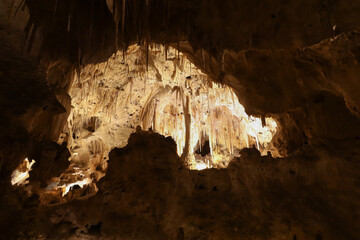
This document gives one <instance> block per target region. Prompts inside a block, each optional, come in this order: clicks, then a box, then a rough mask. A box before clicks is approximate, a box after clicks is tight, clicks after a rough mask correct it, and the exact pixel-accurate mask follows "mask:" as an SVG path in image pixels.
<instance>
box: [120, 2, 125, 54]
mask: <svg viewBox="0 0 360 240" xmlns="http://www.w3.org/2000/svg"><path fill="white" fill-rule="evenodd" d="M122 3H123V4H122V21H121V43H122V45H123V48H124V49H125V42H124V28H125V9H126V0H122Z"/></svg>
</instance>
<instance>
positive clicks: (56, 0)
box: [53, 0, 58, 19]
mask: <svg viewBox="0 0 360 240" xmlns="http://www.w3.org/2000/svg"><path fill="white" fill-rule="evenodd" d="M57 5H58V0H55V4H54V10H53V19H55V15H56V10H57Z"/></svg>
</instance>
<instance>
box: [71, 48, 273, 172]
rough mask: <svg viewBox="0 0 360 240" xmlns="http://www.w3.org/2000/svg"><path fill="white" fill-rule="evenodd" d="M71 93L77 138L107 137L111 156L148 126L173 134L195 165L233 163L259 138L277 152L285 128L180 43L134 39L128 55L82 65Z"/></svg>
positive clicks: (264, 147) (81, 142)
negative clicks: (249, 110)
mask: <svg viewBox="0 0 360 240" xmlns="http://www.w3.org/2000/svg"><path fill="white" fill-rule="evenodd" d="M147 65H148V66H147ZM70 96H71V98H72V105H73V109H72V111H71V114H70V116H69V119H68V126H67V132H68V134H69V135H70V141H69V145H74V146H75V145H76V146H78V147H81V145H86V144H88V145H89V144H91V142H93V141H95V140H96V141H98V140H101V142H102V144H104V146H105V147H104V148H103V149H106V150H104V151H105V152H104V153H102V155H103V156H107V153H108V152H106V151H108V150H110V149H112V148H113V147H123V146H125V145H126V142H127V138H128V137H129V135H130V134H131V132H134V131H135V127H136V126H137V125H140V126H142V127H143V129H145V130H148V129H152V130H153V131H155V132H158V133H160V134H163V135H165V136H171V137H172V138H173V139H174V140H175V142H176V143H177V152H178V154H179V156H186V158H187V160H188V162H189V165H190V168H195V169H199V168H202V167H206V168H208V167H226V166H227V164H228V163H229V161H230V160H231V159H232V158H233V157H234V156H238V152H239V150H240V149H243V148H246V147H251V146H253V145H254V146H255V147H256V148H257V149H259V151H260V152H261V154H263V155H264V154H267V152H268V151H271V150H272V149H271V143H270V142H271V140H272V137H273V135H274V134H275V132H276V128H277V125H276V122H275V121H274V120H273V119H272V118H265V121H261V119H260V118H255V117H252V116H248V115H247V114H246V113H245V110H244V107H243V106H242V105H241V104H240V103H239V101H238V98H237V96H236V95H235V93H234V92H233V91H232V89H231V88H229V87H227V86H224V85H221V84H216V83H213V82H212V81H210V80H208V78H207V76H206V75H205V74H204V73H202V72H201V71H200V70H199V69H197V68H196V67H195V66H194V65H192V64H191V62H190V61H189V60H188V59H187V58H186V57H185V56H184V55H183V54H181V53H179V51H178V50H176V49H174V48H172V47H165V46H162V45H149V46H138V45H132V46H129V47H128V49H127V51H126V52H125V54H121V53H119V52H118V53H117V54H114V55H113V56H112V57H111V58H109V60H108V61H107V62H104V63H99V64H93V65H88V66H86V67H84V68H83V69H80V70H79V72H78V73H77V74H75V77H74V81H73V84H72V87H71V89H70ZM95 117H96V118H95ZM91 119H96V122H95V125H96V131H95V132H94V133H91V132H90V133H89V132H88V130H87V127H84V126H87V125H89V121H93V120H91ZM84 129H85V130H84ZM97 129H99V130H97ZM77 132H79V133H81V132H83V133H82V134H79V136H77V134H74V133H77ZM75 135H76V136H75ZM71 136H72V138H71ZM74 137H75V139H73V138H74ZM78 138H79V139H78ZM205 142H207V143H208V146H209V147H208V148H209V151H208V152H206V153H204V151H202V148H203V145H204V143H205ZM80 149H84V148H83V147H81V148H80ZM70 151H71V149H70ZM200 152H201V154H199V153H200ZM78 156H81V154H79V155H78Z"/></svg>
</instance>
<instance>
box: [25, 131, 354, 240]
mask: <svg viewBox="0 0 360 240" xmlns="http://www.w3.org/2000/svg"><path fill="white" fill-rule="evenodd" d="M357 147H359V143H358V144H357ZM241 154H242V156H241V157H240V158H236V159H234V160H233V161H232V162H231V163H230V165H229V167H228V168H227V169H220V170H217V169H206V170H202V171H193V170H189V169H186V168H185V167H183V166H182V164H181V162H180V160H179V157H178V156H177V154H176V144H175V143H174V141H173V140H172V139H171V138H165V137H163V136H161V135H159V134H157V133H152V132H143V131H139V130H138V131H137V133H134V134H132V135H131V137H130V138H129V143H128V145H127V146H126V147H124V148H122V149H114V150H113V151H112V152H111V153H110V160H109V169H108V172H107V174H106V176H105V177H104V178H102V179H101V180H100V181H99V183H98V187H99V192H98V193H97V195H96V196H95V197H93V198H91V199H88V200H83V201H73V202H71V203H67V204H65V205H60V206H58V207H53V208H50V209H49V208H47V209H44V210H36V211H35V213H36V214H35V216H36V217H35V219H36V220H34V222H31V223H30V225H28V226H26V227H24V228H23V229H22V231H21V234H24V235H21V234H20V236H30V237H31V239H38V238H40V237H39V236H40V235H41V236H43V237H44V238H46V239H58V238H61V239H84V238H85V239H87V238H90V239H113V238H115V239H357V238H358V237H359V230H360V229H359V227H358V226H360V225H359V224H360V222H359V218H358V214H359V212H358V209H359V208H358V206H359V205H358V204H359V198H360V191H359V190H358V189H357V188H356V186H357V184H358V183H357V180H356V178H353V177H352V176H354V174H355V173H356V172H357V169H358V167H359V161H355V160H353V159H348V160H344V159H343V155H341V154H339V152H337V151H334V152H333V153H331V154H330V153H329V152H328V151H327V150H326V149H323V148H318V149H317V150H315V151H307V152H303V153H301V154H297V155H294V156H292V157H291V158H286V159H279V158H275V159H274V158H271V157H269V156H266V157H261V156H260V154H259V152H258V151H257V150H256V149H245V150H243V151H242V152H241ZM356 154H357V155H356V158H357V159H358V158H359V152H358V153H356ZM355 189H357V190H355ZM346 196H352V197H346ZM40 216H41V217H40ZM34 229H37V231H38V232H34ZM39 230H41V231H39ZM29 233H30V234H29ZM31 233H32V234H31Z"/></svg>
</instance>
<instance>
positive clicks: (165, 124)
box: [143, 80, 277, 169]
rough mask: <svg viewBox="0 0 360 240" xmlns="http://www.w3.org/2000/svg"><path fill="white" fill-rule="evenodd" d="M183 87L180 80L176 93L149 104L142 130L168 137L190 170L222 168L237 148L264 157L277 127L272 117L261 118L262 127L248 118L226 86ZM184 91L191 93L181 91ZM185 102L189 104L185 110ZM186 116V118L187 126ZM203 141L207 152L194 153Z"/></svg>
mask: <svg viewBox="0 0 360 240" xmlns="http://www.w3.org/2000/svg"><path fill="white" fill-rule="evenodd" d="M202 81H203V80H202ZM185 85H186V84H185V80H184V83H183V84H181V85H180V86H179V89H180V90H177V91H175V92H173V93H171V92H170V93H169V94H168V95H165V96H162V97H159V98H156V99H155V100H154V101H153V102H152V103H150V108H151V110H149V111H147V113H150V114H148V115H147V116H145V117H143V127H144V128H148V127H151V128H152V129H153V130H154V131H156V132H159V133H161V134H163V135H165V136H171V137H172V138H173V139H174V140H175V142H176V143H177V151H178V154H179V155H180V156H181V155H183V151H184V149H187V150H188V152H187V153H186V154H185V155H186V156H187V161H188V163H189V165H190V168H194V169H199V168H209V167H226V166H227V165H228V163H229V162H230V160H231V159H232V158H233V157H234V156H237V153H238V151H239V150H240V149H243V148H248V147H250V146H252V145H254V146H255V147H256V148H257V149H258V150H259V151H260V152H261V154H263V155H265V154H267V152H268V151H269V150H270V142H271V140H272V137H273V135H274V134H275V132H276V128H277V124H276V122H275V121H274V120H273V119H272V118H265V124H263V123H262V121H261V119H260V118H255V117H252V116H250V117H249V116H248V115H247V114H246V113H245V109H244V107H243V106H242V105H241V104H240V103H239V101H238V98H237V97H236V95H235V94H234V92H233V91H232V89H231V88H229V87H227V86H222V85H220V84H215V83H213V84H208V83H207V82H204V83H203V84H200V85H198V86H199V88H198V89H191V87H190V86H191V85H189V86H187V87H186V86H185ZM186 88H190V90H191V91H188V90H189V89H187V90H183V89H186ZM195 92H196V93H195ZM186 101H189V109H188V110H187V109H186V107H185V102H186ZM186 114H189V115H190V122H189V123H188V124H186V120H185V116H186ZM186 128H189V132H190V134H189V139H188V145H189V146H188V148H185V147H186V144H187V139H186ZM205 141H208V142H209V147H210V152H209V153H208V154H207V155H206V156H200V154H198V153H196V152H198V151H197V150H200V151H201V147H202V145H203V143H204V142H205Z"/></svg>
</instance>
